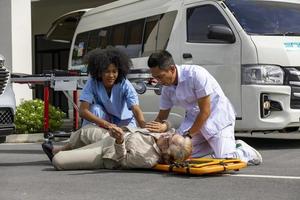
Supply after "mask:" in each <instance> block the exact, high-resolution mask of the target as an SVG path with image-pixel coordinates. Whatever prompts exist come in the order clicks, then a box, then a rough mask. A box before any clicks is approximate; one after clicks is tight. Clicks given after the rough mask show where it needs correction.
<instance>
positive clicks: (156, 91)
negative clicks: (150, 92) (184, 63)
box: [154, 84, 162, 95]
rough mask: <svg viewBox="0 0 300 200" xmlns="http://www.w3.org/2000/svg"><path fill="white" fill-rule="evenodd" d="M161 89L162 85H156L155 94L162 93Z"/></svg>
mask: <svg viewBox="0 0 300 200" xmlns="http://www.w3.org/2000/svg"><path fill="white" fill-rule="evenodd" d="M161 90H162V85H160V84H156V85H155V87H154V92H155V94H157V95H161Z"/></svg>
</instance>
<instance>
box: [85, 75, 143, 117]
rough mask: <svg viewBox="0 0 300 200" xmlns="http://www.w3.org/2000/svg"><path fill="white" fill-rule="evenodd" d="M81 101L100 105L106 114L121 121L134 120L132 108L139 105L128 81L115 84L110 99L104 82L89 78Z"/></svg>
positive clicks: (124, 80)
mask: <svg viewBox="0 0 300 200" xmlns="http://www.w3.org/2000/svg"><path fill="white" fill-rule="evenodd" d="M79 100H80V101H85V102H88V103H89V104H99V105H101V106H102V107H103V108H104V109H105V110H104V112H106V113H107V114H108V115H111V116H112V117H113V118H118V119H119V120H128V119H131V118H133V113H132V111H131V108H132V106H133V105H139V100H138V95H137V93H136V91H135V89H134V87H133V86H132V84H131V83H130V82H129V81H128V80H127V79H123V80H122V81H121V82H119V83H117V84H115V85H114V86H113V88H112V90H111V95H110V97H109V96H108V94H107V92H106V90H105V88H104V85H103V83H102V81H97V80H95V79H92V78H89V79H88V81H87V82H86V84H85V86H84V88H83V90H82V92H81V95H80V98H79Z"/></svg>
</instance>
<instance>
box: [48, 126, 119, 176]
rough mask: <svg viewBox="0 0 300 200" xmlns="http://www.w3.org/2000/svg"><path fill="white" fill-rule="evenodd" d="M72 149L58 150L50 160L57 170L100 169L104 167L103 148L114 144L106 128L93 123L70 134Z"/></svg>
mask: <svg viewBox="0 0 300 200" xmlns="http://www.w3.org/2000/svg"><path fill="white" fill-rule="evenodd" d="M69 143H70V145H71V148H72V150H68V151H60V152H59V153H57V154H56V155H55V156H54V157H53V160H52V164H53V166H54V167H55V168H56V169H57V170H76V169H100V168H105V166H104V163H103V159H102V153H103V148H105V147H108V146H111V145H113V144H114V139H113V138H111V137H110V136H109V133H108V131H107V130H104V129H100V128H99V127H96V126H94V125H86V126H84V127H83V128H81V129H79V130H78V131H76V132H74V133H72V134H71V137H70V142H69Z"/></svg>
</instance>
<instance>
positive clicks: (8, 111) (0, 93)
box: [0, 54, 16, 142]
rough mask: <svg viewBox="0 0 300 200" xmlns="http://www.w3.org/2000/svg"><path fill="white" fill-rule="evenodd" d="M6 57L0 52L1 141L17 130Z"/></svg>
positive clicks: (14, 104) (13, 95)
mask: <svg viewBox="0 0 300 200" xmlns="http://www.w3.org/2000/svg"><path fill="white" fill-rule="evenodd" d="M4 63H5V59H4V57H3V56H2V55H1V54H0V142H4V141H5V136H7V135H9V134H12V133H13V132H14V130H15V125H14V113H15V109H16V100H15V94H14V92H13V90H12V85H11V83H10V73H9V71H8V70H7V69H6V68H5V67H4Z"/></svg>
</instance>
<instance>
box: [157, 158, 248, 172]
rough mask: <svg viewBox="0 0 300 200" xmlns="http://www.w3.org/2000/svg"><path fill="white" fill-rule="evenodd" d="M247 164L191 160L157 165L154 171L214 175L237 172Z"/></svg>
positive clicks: (227, 161) (213, 160) (199, 159)
mask: <svg viewBox="0 0 300 200" xmlns="http://www.w3.org/2000/svg"><path fill="white" fill-rule="evenodd" d="M245 167H247V164H246V163H245V162H243V161H241V160H239V159H215V158H192V159H189V160H187V161H186V162H184V163H179V164H178V163H177V164H176V163H175V164H171V165H167V164H157V165H156V166H154V168H153V169H154V170H158V171H166V172H175V173H180V174H194V175H204V174H216V173H220V172H225V171H239V170H240V169H242V168H245Z"/></svg>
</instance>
